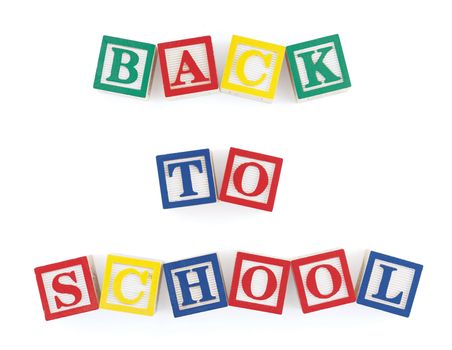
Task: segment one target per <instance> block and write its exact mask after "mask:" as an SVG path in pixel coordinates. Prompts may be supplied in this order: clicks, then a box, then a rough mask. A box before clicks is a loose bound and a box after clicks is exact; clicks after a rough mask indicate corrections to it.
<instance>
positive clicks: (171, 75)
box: [157, 36, 218, 97]
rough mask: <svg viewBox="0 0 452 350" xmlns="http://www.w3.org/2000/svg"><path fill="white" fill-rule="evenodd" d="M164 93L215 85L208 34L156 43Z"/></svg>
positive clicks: (201, 89)
mask: <svg viewBox="0 0 452 350" xmlns="http://www.w3.org/2000/svg"><path fill="white" fill-rule="evenodd" d="M157 50H158V53H159V59H160V69H161V72H162V80H163V89H164V91H165V96H166V97H174V96H179V95H186V94H191V93H200V92H207V91H210V90H217V89H218V78H217V70H216V66H215V58H214V53H213V47H212V39H211V38H210V36H202V37H199V38H192V39H184V40H177V41H171V42H166V43H160V44H158V45H157Z"/></svg>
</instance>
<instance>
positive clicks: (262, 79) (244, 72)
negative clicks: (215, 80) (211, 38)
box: [221, 35, 285, 102]
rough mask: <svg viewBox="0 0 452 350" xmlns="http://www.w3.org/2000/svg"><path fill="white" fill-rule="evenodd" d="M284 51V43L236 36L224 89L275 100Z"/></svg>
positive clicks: (227, 63) (228, 60) (231, 49)
mask: <svg viewBox="0 0 452 350" xmlns="http://www.w3.org/2000/svg"><path fill="white" fill-rule="evenodd" d="M284 52H285V47H284V46H280V45H275V44H270V43H267V42H263V41H259V40H254V39H248V38H244V37H241V36H237V35H234V36H232V40H231V45H230V47H229V52H228V56H227V58H226V66H225V68H224V73H223V79H222V80H221V91H223V92H229V93H235V94H239V95H243V96H246V97H252V98H256V99H259V100H262V101H265V102H272V101H273V99H274V97H275V94H276V86H277V85H278V79H279V75H280V73H281V66H282V62H283V60H284Z"/></svg>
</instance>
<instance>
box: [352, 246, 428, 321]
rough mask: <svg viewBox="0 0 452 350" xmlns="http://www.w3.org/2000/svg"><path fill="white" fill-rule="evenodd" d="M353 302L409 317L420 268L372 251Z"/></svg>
mask: <svg viewBox="0 0 452 350" xmlns="http://www.w3.org/2000/svg"><path fill="white" fill-rule="evenodd" d="M363 268H364V274H363V277H362V281H361V284H360V287H359V292H358V298H357V300H356V302H357V303H358V304H361V305H365V306H368V307H372V308H375V309H379V310H383V311H387V312H390V313H393V314H396V315H400V316H405V317H409V316H410V312H411V308H412V306H413V301H414V297H415V296H416V290H417V287H418V284H419V279H420V277H421V273H422V268H423V266H422V265H419V264H416V263H413V262H410V261H406V260H402V259H399V258H395V257H392V256H389V255H385V254H381V253H377V252H374V251H371V252H370V253H369V256H368V258H367V262H365V264H364V265H363Z"/></svg>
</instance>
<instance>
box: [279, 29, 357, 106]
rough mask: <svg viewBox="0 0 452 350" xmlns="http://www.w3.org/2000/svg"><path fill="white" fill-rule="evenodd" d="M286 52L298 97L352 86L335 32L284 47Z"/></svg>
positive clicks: (302, 97)
mask: <svg viewBox="0 0 452 350" xmlns="http://www.w3.org/2000/svg"><path fill="white" fill-rule="evenodd" d="M286 55H287V61H288V64H289V70H290V74H291V78H292V82H293V85H294V88H295V92H296V96H297V99H298V100H303V99H306V98H310V97H314V96H318V95H323V94H326V93H330V92H333V91H337V90H341V89H346V88H349V87H350V86H351V82H350V77H349V75H348V70H347V65H346V63H345V58H344V54H343V52H342V46H341V41H340V39H339V35H337V34H336V35H331V36H327V37H323V38H319V39H315V40H310V41H306V42H302V43H299V44H295V45H290V46H287V48H286Z"/></svg>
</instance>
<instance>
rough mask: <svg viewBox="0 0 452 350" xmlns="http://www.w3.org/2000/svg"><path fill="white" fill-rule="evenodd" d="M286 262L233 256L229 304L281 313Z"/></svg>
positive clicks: (288, 266)
mask: <svg viewBox="0 0 452 350" xmlns="http://www.w3.org/2000/svg"><path fill="white" fill-rule="evenodd" d="M289 271H290V261H286V260H281V259H275V258H269V257H266V256H260V255H254V254H248V253H242V252H238V253H237V258H236V260H235V266H234V274H233V276H232V285H231V293H230V296H229V305H230V306H237V307H242V308H245V309H253V310H258V311H266V312H271V313H275V314H282V311H283V306H284V299H285V296H286V288H287V279H288V277H289Z"/></svg>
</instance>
